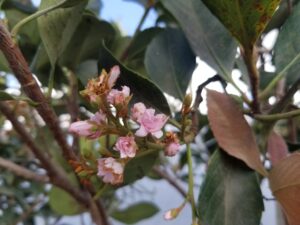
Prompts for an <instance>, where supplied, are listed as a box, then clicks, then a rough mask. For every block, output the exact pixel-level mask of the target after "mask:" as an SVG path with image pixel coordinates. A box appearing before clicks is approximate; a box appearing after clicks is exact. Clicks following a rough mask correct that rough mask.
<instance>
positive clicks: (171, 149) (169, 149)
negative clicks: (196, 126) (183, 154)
mask: <svg viewBox="0 0 300 225" xmlns="http://www.w3.org/2000/svg"><path fill="white" fill-rule="evenodd" d="M179 148H180V144H179V143H178V142H172V143H170V144H168V145H167V146H166V148H165V155H166V156H174V155H176V154H177V153H178V152H179Z"/></svg>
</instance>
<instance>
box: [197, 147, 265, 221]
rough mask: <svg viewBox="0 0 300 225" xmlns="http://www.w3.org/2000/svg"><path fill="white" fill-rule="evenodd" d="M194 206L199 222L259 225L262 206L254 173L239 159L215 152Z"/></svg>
mask: <svg viewBox="0 0 300 225" xmlns="http://www.w3.org/2000/svg"><path fill="white" fill-rule="evenodd" d="M198 206H199V208H198V210H199V215H200V220H201V224H210V225H241V224H243V225H259V224H260V218H261V214H262V211H263V209H264V206H263V201H262V194H261V190H260V186H259V181H258V177H257V175H256V173H255V172H253V171H252V170H250V169H248V167H247V166H246V165H245V164H244V163H243V162H241V161H239V160H237V159H235V158H233V157H231V156H229V155H227V154H226V153H223V152H221V151H219V150H217V151H215V153H214V154H213V156H212V158H211V160H210V163H209V166H208V170H207V174H206V178H205V181H204V184H203V186H202V188H201V190H200V196H199V200H198Z"/></svg>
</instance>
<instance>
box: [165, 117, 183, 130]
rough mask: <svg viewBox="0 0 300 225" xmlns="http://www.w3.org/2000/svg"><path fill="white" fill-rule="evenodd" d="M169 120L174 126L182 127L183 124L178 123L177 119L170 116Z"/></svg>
mask: <svg viewBox="0 0 300 225" xmlns="http://www.w3.org/2000/svg"><path fill="white" fill-rule="evenodd" d="M168 122H169V123H170V124H172V125H173V126H174V127H176V128H178V129H181V124H180V123H178V122H177V121H176V120H174V119H171V118H169V119H168Z"/></svg>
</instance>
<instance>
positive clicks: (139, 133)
mask: <svg viewBox="0 0 300 225" xmlns="http://www.w3.org/2000/svg"><path fill="white" fill-rule="evenodd" d="M147 134H148V132H147V130H146V129H145V127H144V126H143V125H141V126H140V128H139V129H138V130H137V131H136V132H135V135H136V136H139V137H146V136H147Z"/></svg>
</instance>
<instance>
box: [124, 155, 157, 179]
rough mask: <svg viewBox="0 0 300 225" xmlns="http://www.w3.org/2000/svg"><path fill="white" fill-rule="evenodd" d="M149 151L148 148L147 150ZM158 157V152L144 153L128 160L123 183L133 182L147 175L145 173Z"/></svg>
mask: <svg viewBox="0 0 300 225" xmlns="http://www.w3.org/2000/svg"><path fill="white" fill-rule="evenodd" d="M147 151H150V150H147ZM157 157H158V152H154V153H151V154H146V155H145V156H138V157H135V158H133V159H132V160H130V161H129V162H128V163H127V164H126V166H125V171H124V184H130V183H133V182H134V181H136V180H139V179H141V178H143V177H144V176H146V175H147V173H148V172H149V171H150V170H151V168H152V167H153V166H154V164H155V162H156V160H157Z"/></svg>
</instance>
